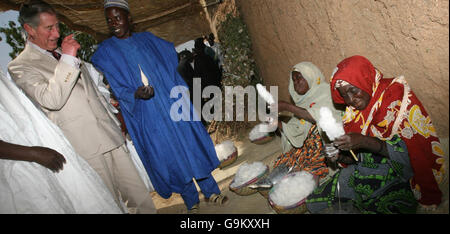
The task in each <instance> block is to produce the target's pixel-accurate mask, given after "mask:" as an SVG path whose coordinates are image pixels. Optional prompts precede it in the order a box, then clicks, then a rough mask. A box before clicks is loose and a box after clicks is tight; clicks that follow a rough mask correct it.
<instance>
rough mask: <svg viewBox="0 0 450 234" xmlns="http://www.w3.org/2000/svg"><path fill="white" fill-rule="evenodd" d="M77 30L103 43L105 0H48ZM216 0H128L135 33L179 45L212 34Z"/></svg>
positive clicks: (1, 6)
mask: <svg viewBox="0 0 450 234" xmlns="http://www.w3.org/2000/svg"><path fill="white" fill-rule="evenodd" d="M44 1H45V2H47V3H49V4H51V5H52V6H53V7H54V8H55V10H56V11H57V12H58V14H59V15H60V20H61V21H63V22H64V23H65V24H67V25H68V26H69V27H71V28H72V29H74V30H78V31H83V32H87V33H89V34H91V35H92V36H94V37H95V38H96V39H97V40H99V41H101V40H104V39H106V38H107V37H108V35H109V31H108V28H107V26H106V21H105V17H104V14H103V0H44ZM24 2H27V0H1V1H0V11H6V10H19V8H20V6H21V4H22V3H24ZM215 2H218V1H215V0H206V1H205V0H128V4H129V6H130V11H131V14H132V17H133V21H134V24H135V31H137V32H141V31H150V32H153V33H154V34H156V35H157V36H159V37H162V38H164V39H166V40H168V41H171V42H173V43H175V45H178V44H180V43H183V42H185V41H188V40H191V39H195V38H196V37H199V36H201V35H205V34H208V33H209V32H211V29H210V23H209V20H208V19H207V16H206V12H205V10H204V8H205V6H206V5H211V4H214V3H215Z"/></svg>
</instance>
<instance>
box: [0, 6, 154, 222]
mask: <svg viewBox="0 0 450 234" xmlns="http://www.w3.org/2000/svg"><path fill="white" fill-rule="evenodd" d="M19 22H20V23H21V24H22V27H23V28H24V29H25V31H26V32H27V44H26V46H25V49H24V50H23V52H22V53H20V55H19V56H17V58H16V59H14V60H13V61H11V62H10V63H9V64H8V71H9V73H10V74H11V76H12V78H13V79H14V81H15V82H16V83H17V85H18V86H19V87H20V88H22V89H23V90H24V91H25V93H26V94H27V95H28V96H29V97H30V98H31V99H32V100H33V101H35V103H37V104H38V105H39V106H40V107H41V109H42V110H43V111H44V112H45V113H46V114H47V116H48V117H49V119H50V120H52V121H53V122H54V123H55V124H56V125H58V126H59V127H60V128H61V130H62V131H63V133H64V135H65V136H66V137H67V139H68V140H69V141H70V143H71V144H72V145H73V147H74V148H75V150H76V151H77V153H79V154H80V155H81V156H82V157H83V158H84V159H86V160H87V161H88V163H89V164H90V165H91V167H92V168H94V170H95V171H96V172H97V173H98V174H99V175H100V177H101V178H102V179H103V181H104V182H105V184H106V185H107V187H108V188H109V189H110V190H111V192H112V193H113V194H114V195H115V199H116V202H117V203H118V204H119V206H120V204H122V203H121V201H120V200H121V199H120V198H122V199H123V200H124V201H127V206H128V207H129V208H133V209H137V210H136V212H138V213H155V212H156V209H155V206H154V204H153V201H152V198H151V195H150V193H149V192H148V190H147V189H146V187H145V184H144V182H143V181H142V179H141V178H140V176H139V174H138V172H137V170H136V168H135V166H134V165H133V162H132V160H131V158H130V155H129V153H128V150H127V148H126V145H125V138H124V137H123V136H122V134H121V130H120V128H119V126H118V124H117V120H116V118H115V117H114V115H113V114H112V113H111V112H110V111H109V110H108V109H107V102H106V101H105V99H104V97H103V96H102V95H101V93H100V92H99V90H98V89H97V88H96V86H94V85H93V83H92V79H91V78H90V77H89V72H88V70H87V68H86V66H85V65H84V64H83V62H82V61H80V60H79V59H78V58H77V57H76V55H77V51H78V49H79V48H80V45H79V44H78V42H77V41H76V40H74V39H73V35H69V36H67V37H65V38H64V39H63V41H62V44H61V48H57V42H58V39H59V37H60V34H59V27H58V23H59V21H58V18H57V16H56V12H55V11H54V10H53V9H52V8H51V6H50V5H48V4H46V3H43V2H35V3H32V4H29V5H24V6H23V7H22V8H21V10H20V13H19ZM55 53H56V54H55Z"/></svg>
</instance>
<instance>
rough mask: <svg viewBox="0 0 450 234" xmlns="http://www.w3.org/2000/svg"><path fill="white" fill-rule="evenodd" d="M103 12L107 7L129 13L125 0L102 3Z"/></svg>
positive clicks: (106, 0) (110, 0)
mask: <svg viewBox="0 0 450 234" xmlns="http://www.w3.org/2000/svg"><path fill="white" fill-rule="evenodd" d="M103 5H104V8H105V10H106V9H107V8H109V7H118V8H122V9H124V10H126V11H128V12H130V7H129V6H128V2H127V1H126V0H105V1H104V2H103Z"/></svg>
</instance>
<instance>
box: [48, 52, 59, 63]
mask: <svg viewBox="0 0 450 234" xmlns="http://www.w3.org/2000/svg"><path fill="white" fill-rule="evenodd" d="M47 51H48V52H50V53H52V55H53V57H55V59H56V60H58V61H59V59H60V58H61V55H60V54H59V53H58V52H56V51H55V50H53V51H49V50H47Z"/></svg>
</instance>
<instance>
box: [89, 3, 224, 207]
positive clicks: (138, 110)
mask: <svg viewBox="0 0 450 234" xmlns="http://www.w3.org/2000/svg"><path fill="white" fill-rule="evenodd" d="M105 17H106V21H107V24H108V27H109V29H110V31H111V32H112V34H113V35H114V36H113V37H111V38H109V39H107V40H105V41H103V42H102V43H101V44H100V45H99V47H98V49H97V51H96V52H95V54H94V55H93V57H92V62H93V64H94V65H95V66H96V67H97V69H99V70H100V71H102V72H103V74H104V75H105V77H106V79H107V80H108V82H109V84H110V85H111V88H112V91H113V92H114V94H115V96H116V97H117V98H118V100H119V103H120V107H121V110H122V114H123V117H124V119H125V124H126V126H127V129H128V132H129V134H130V137H131V139H132V140H133V142H134V145H135V148H136V150H137V152H138V154H139V156H140V158H141V160H142V163H143V165H144V166H145V169H146V170H147V173H148V175H149V177H150V179H151V181H152V184H153V186H154V188H155V190H156V192H158V194H159V195H160V196H161V197H163V198H166V199H167V198H169V197H170V196H171V194H172V193H173V192H175V193H180V194H181V196H182V198H183V200H184V202H185V205H186V207H187V209H188V210H189V212H193V213H195V212H196V211H197V210H198V208H199V205H198V204H199V198H198V192H197V189H196V187H195V184H194V182H193V178H195V180H196V181H197V184H198V185H199V187H200V189H201V191H202V193H203V194H204V195H205V198H206V201H208V202H213V203H216V204H224V203H225V202H226V201H227V200H228V198H227V197H226V196H223V195H221V193H220V190H219V187H218V185H217V182H216V181H215V180H214V178H213V176H212V175H211V172H212V171H213V170H214V169H215V168H217V166H218V165H219V163H220V162H219V160H218V158H217V155H216V152H215V149H214V144H213V142H212V140H211V138H210V136H209V134H208V133H207V131H206V129H205V128H204V126H203V125H202V123H201V122H200V121H191V120H189V121H183V120H181V121H174V120H172V118H171V108H172V106H173V105H174V103H175V105H176V102H177V103H178V102H179V101H180V100H181V99H183V100H181V101H182V102H183V103H188V106H190V109H191V110H193V108H192V104H191V102H190V101H189V95H182V97H181V99H180V100H177V99H174V98H171V96H170V94H171V91H172V89H174V87H177V88H176V89H179V90H188V88H187V85H186V83H185V82H184V80H183V79H182V78H181V76H180V75H179V73H178V72H177V65H178V60H177V54H176V51H175V48H174V46H173V44H172V43H169V42H167V41H165V40H163V39H161V38H158V37H156V36H154V35H153V34H151V33H149V32H142V33H132V32H131V15H130V13H129V7H128V3H127V2H126V1H125V0H105ZM147 82H148V85H147ZM180 87H181V88H180ZM176 89H175V90H176ZM194 115H195V113H194Z"/></svg>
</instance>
